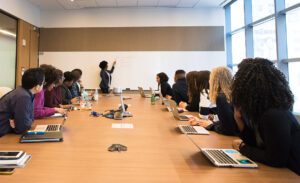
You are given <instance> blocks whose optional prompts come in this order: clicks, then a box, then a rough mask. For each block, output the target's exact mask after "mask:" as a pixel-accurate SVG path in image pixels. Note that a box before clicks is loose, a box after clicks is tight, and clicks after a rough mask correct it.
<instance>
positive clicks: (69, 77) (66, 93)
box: [61, 72, 79, 105]
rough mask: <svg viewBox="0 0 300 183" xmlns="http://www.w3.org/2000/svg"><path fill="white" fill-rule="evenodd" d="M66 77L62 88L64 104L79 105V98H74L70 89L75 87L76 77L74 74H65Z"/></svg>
mask: <svg viewBox="0 0 300 183" xmlns="http://www.w3.org/2000/svg"><path fill="white" fill-rule="evenodd" d="M64 77H65V79H64V81H63V84H62V86H61V96H62V104H63V105H68V104H75V103H78V102H79V99H78V97H75V98H72V94H71V91H70V89H69V88H70V87H71V86H72V85H73V82H74V75H73V74H72V72H65V73H64Z"/></svg>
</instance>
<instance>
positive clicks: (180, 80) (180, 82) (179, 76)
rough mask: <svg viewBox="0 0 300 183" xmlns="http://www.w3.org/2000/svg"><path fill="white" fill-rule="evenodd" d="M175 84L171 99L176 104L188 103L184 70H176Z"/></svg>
mask: <svg viewBox="0 0 300 183" xmlns="http://www.w3.org/2000/svg"><path fill="white" fill-rule="evenodd" d="M174 81H175V83H174V84H173V87H172V90H173V99H174V100H175V102H176V103H177V104H179V102H181V101H183V102H186V103H188V101H189V98H188V95H187V93H188V92H187V90H188V89H187V83H186V78H185V71H184V70H177V71H176V72H175V76H174Z"/></svg>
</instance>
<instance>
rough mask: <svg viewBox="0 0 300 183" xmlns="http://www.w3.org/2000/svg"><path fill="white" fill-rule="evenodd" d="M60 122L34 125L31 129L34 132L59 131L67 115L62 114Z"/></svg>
mask: <svg viewBox="0 0 300 183" xmlns="http://www.w3.org/2000/svg"><path fill="white" fill-rule="evenodd" d="M63 117H64V120H63V122H62V124H49V125H36V127H35V128H34V130H33V131H35V132H59V131H61V130H62V128H63V125H64V124H65V122H66V120H67V115H64V116H63Z"/></svg>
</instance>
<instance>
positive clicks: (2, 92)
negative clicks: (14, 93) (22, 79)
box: [0, 87, 12, 98]
mask: <svg viewBox="0 0 300 183" xmlns="http://www.w3.org/2000/svg"><path fill="white" fill-rule="evenodd" d="M11 90H12V89H11V88H8V87H0V98H1V97H2V96H3V95H5V94H7V93H8V92H10V91H11Z"/></svg>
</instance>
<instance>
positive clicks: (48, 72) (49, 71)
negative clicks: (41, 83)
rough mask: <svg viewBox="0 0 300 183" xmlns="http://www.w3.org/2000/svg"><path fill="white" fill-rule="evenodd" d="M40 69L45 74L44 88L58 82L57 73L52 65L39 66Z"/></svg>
mask: <svg viewBox="0 0 300 183" xmlns="http://www.w3.org/2000/svg"><path fill="white" fill-rule="evenodd" d="M40 68H41V69H43V70H44V73H45V87H48V86H50V85H51V84H53V83H57V82H58V79H59V73H58V72H57V69H56V68H55V67H53V66H52V65H47V64H42V65H40Z"/></svg>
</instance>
